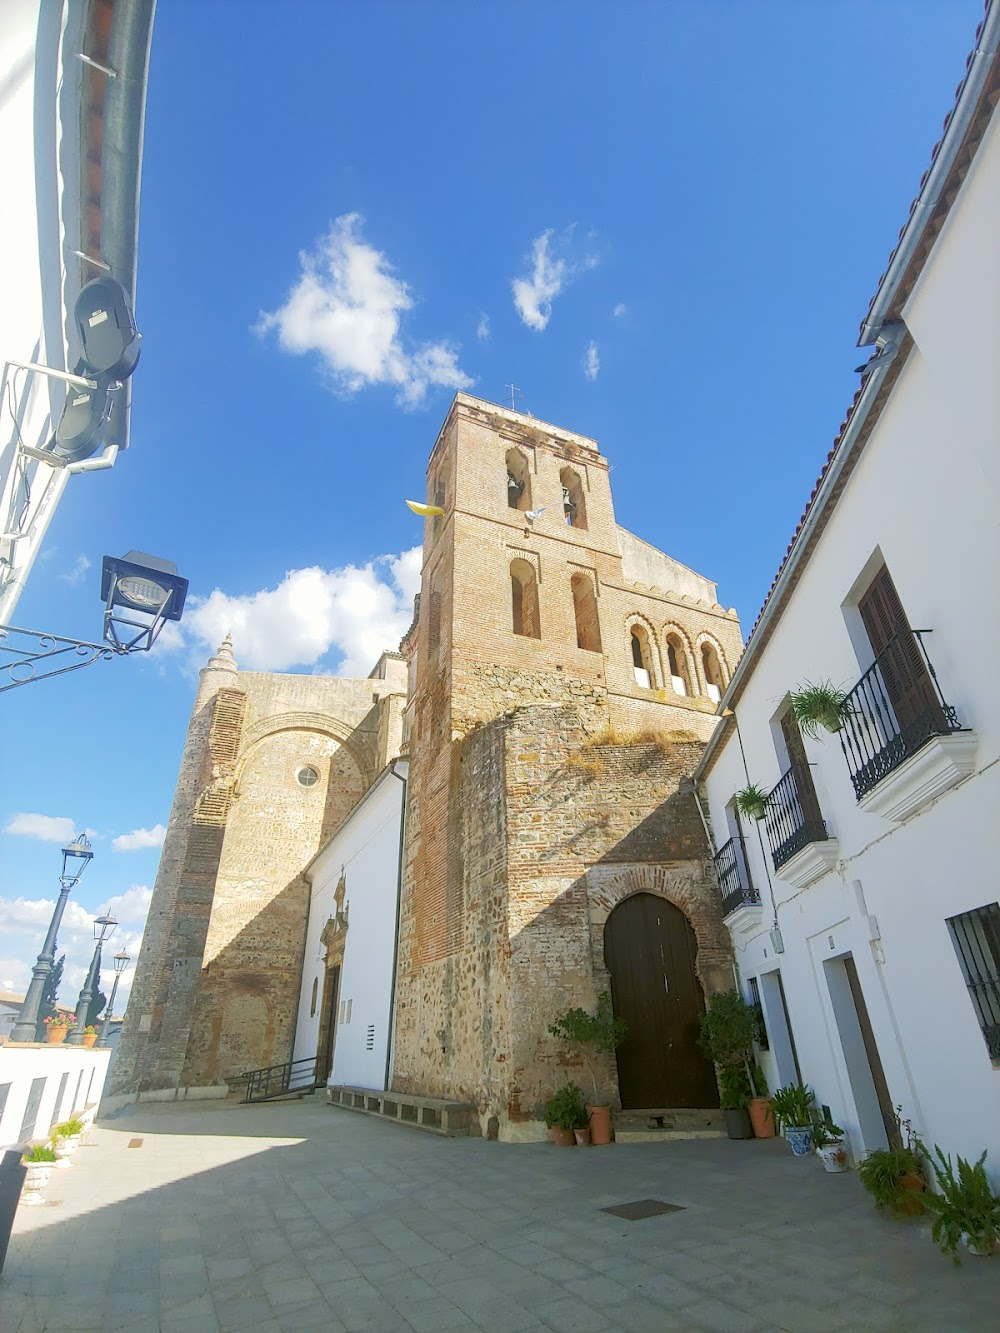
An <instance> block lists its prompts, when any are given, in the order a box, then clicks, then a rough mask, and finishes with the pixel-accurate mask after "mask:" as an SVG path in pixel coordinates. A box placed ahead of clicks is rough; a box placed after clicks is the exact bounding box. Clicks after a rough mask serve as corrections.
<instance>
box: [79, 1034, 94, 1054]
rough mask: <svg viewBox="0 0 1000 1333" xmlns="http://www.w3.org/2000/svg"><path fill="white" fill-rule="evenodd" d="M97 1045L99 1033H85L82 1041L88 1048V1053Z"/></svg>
mask: <svg viewBox="0 0 1000 1333" xmlns="http://www.w3.org/2000/svg"><path fill="white" fill-rule="evenodd" d="M96 1043H97V1033H96V1032H85V1033H84V1034H83V1041H82V1044H83V1045H84V1046H86V1048H87V1050H88V1051H89V1050H91V1049H92V1048H93V1047H94V1046H95V1045H96Z"/></svg>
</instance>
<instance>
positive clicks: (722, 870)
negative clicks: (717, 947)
mask: <svg viewBox="0 0 1000 1333" xmlns="http://www.w3.org/2000/svg"><path fill="white" fill-rule="evenodd" d="M715 869H716V872H717V873H718V876H719V887H720V889H721V890H722V915H723V916H728V915H729V914H730V912H735V911H736V909H737V908H738V907H750V906H754V905H755V904H758V903H759V902H760V894H759V893H758V892H757V889H756V887H755V886H754V882H753V880H752V878H751V877H750V867H749V865H748V864H747V854H746V848H745V847H744V845H743V839H742V837H740V836H739V835H736V836H734V837H732V838H730V839H729V841H728V842H727V843H726V844H725V846H723V847H720V848H719V850H718V851H717V852H716V854H715Z"/></svg>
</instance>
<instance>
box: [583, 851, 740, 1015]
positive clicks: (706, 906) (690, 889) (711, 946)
mask: <svg viewBox="0 0 1000 1333" xmlns="http://www.w3.org/2000/svg"><path fill="white" fill-rule="evenodd" d="M586 880H587V901H588V904H589V911H590V933H591V949H592V954H593V959H594V970H595V972H599V973H600V974H601V975H602V976H604V977H606V975H607V973H606V969H605V964H604V927H605V926H606V925H607V922H608V917H609V916H610V915H611V913H612V912H613V911H614V910H615V908H616V907H617V906H618V905H619V904H620V903H623V902H624V901H625V899H626V898H631V897H633V896H634V895H635V894H637V893H651V894H653V895H654V896H656V897H658V898H664V899H666V901H667V902H668V903H672V904H673V906H674V907H677V908H679V909H680V910H681V911H682V912H683V913H684V915H685V916H686V917H687V919H688V920H689V921H690V923H691V927H692V929H693V930H694V937H695V940H696V942H697V945H698V958H697V961H696V963H695V974H696V975H697V977H698V980H699V981H700V982H701V986H702V990H703V991H704V992H705V996H706V998H707V997H708V996H709V995H714V994H716V993H717V992H719V991H725V990H731V989H732V987H733V985H734V979H733V957H734V956H733V945H732V940H731V939H730V936H729V932H728V930H726V927H725V926H724V925H723V923H722V904H721V902H720V900H719V889H718V885H717V883H716V882H715V879H714V876H711V875H709V874H708V873H706V871H705V870H704V869H703V868H702V866H701V865H700V863H697V862H688V863H687V864H682V865H627V866H594V867H592V868H591V869H590V870H589V871H588V872H587V875H586Z"/></svg>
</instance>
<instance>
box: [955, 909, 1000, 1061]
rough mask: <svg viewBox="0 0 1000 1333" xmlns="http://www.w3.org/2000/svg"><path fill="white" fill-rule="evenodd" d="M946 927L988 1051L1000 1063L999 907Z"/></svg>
mask: <svg viewBox="0 0 1000 1333" xmlns="http://www.w3.org/2000/svg"><path fill="white" fill-rule="evenodd" d="M947 924H948V930H949V931H950V933H951V942H952V944H954V946H955V953H956V954H957V955H958V962H959V966H960V967H961V969H962V975H963V976H964V977H965V984H966V985H967V986H968V988H969V995H970V996H971V997H972V1003H973V1006H974V1008H975V1010H976V1016H977V1018H978V1019H979V1026H980V1027H981V1028H982V1030H983V1037H984V1038H985V1041H986V1047H987V1050H988V1051H989V1053H990V1055H991V1057H992V1058H993V1059H994V1060H996V1059H1000V903H990V904H989V906H988V907H977V908H976V909H975V910H974V911H972V912H963V913H962V914H961V915H960V916H952V917H949V918H948V923H947Z"/></svg>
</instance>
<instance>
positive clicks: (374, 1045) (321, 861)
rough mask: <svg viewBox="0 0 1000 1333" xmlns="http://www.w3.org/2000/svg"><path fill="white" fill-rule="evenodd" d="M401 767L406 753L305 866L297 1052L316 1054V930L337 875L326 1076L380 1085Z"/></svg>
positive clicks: (329, 907) (319, 986) (320, 957)
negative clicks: (307, 883) (340, 926)
mask: <svg viewBox="0 0 1000 1333" xmlns="http://www.w3.org/2000/svg"><path fill="white" fill-rule="evenodd" d="M394 774H395V775H394ZM406 774H407V764H406V762H405V761H404V760H396V761H395V763H394V764H393V765H392V766H390V768H388V769H386V770H385V772H384V773H383V774H382V776H381V777H380V778H379V779H378V781H377V782H376V783H375V784H374V786H373V787H372V788H371V789H370V790H369V792H368V793H367V794H366V796H365V797H364V799H363V800H362V801H361V802H360V803H359V804H358V806H357V807H356V808H355V810H354V811H353V812H352V813H351V814H350V815H349V816H348V818H347V820H346V821H345V823H344V824H343V826H342V827H341V828H340V829H339V830H338V831H337V832H336V833H335V834H334V835H333V837H332V838H331V839H330V841H329V842H328V843H327V845H326V846H325V847H324V848H323V850H322V851H321V852H320V853H319V855H318V856H317V857H316V859H315V861H314V862H313V865H312V868H311V871H310V876H311V881H312V898H311V902H310V908H309V924H308V929H307V934H306V947H305V957H304V964H303V969H302V986H301V992H300V997H299V1013H298V1022H297V1027H296V1035H295V1051H294V1058H295V1059H311V1058H312V1057H313V1056H314V1055H316V1053H317V1043H318V1041H319V1035H320V1023H321V1020H322V1013H321V1006H322V1002H323V982H324V971H325V962H324V960H325V955H326V950H325V947H324V945H323V943H322V940H321V935H322V933H323V930H324V928H325V927H326V924H327V922H328V921H329V920H330V919H331V917H335V916H336V912H337V905H336V902H335V898H334V895H335V893H336V890H337V885H338V883H339V881H340V877H341V874H343V876H344V879H345V885H346V893H345V897H344V908H345V911H346V916H347V935H346V943H345V951H344V962H343V965H342V968H341V975H340V988H339V995H338V1004H337V1011H338V1012H337V1023H336V1040H335V1045H334V1060H333V1071H332V1073H331V1075H330V1078H329V1082H330V1083H340V1084H348V1085H350V1086H352V1087H361V1088H372V1089H379V1090H381V1089H383V1088H384V1087H385V1086H386V1082H385V1078H386V1061H387V1057H388V1052H389V1048H390V1040H391V1021H392V979H393V967H394V962H395V951H396V919H397V911H398V896H399V854H400V824H401V820H402V816H403V795H404V785H403V781H401V780H400V779H404V780H405V778H406ZM397 775H398V776H397ZM314 983H315V993H316V1005H315V1011H314V1012H313V1003H312V997H313V990H314Z"/></svg>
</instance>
